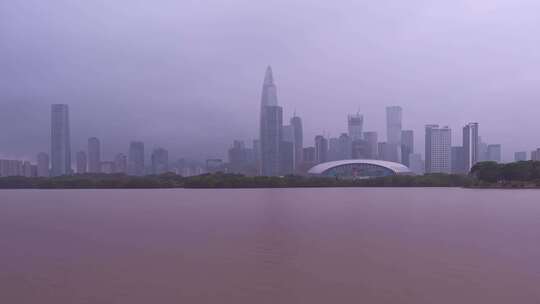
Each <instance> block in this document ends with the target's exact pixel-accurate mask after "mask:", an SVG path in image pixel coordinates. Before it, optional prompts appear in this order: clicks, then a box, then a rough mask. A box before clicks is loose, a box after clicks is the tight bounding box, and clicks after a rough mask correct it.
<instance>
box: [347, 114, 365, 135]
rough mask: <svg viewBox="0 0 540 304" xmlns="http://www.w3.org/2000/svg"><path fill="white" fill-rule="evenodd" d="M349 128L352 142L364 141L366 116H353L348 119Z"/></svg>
mask: <svg viewBox="0 0 540 304" xmlns="http://www.w3.org/2000/svg"><path fill="white" fill-rule="evenodd" d="M347 127H348V131H349V137H350V138H351V140H352V141H355V140H360V139H362V135H363V131H364V116H363V115H360V113H356V114H352V115H349V116H348V117H347Z"/></svg>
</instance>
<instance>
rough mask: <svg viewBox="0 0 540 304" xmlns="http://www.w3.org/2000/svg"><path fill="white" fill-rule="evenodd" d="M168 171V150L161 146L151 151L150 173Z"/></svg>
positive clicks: (157, 173)
mask: <svg viewBox="0 0 540 304" xmlns="http://www.w3.org/2000/svg"><path fill="white" fill-rule="evenodd" d="M168 171H169V151H167V150H165V149H163V148H157V149H154V151H153V152H152V173H153V174H156V175H159V174H163V173H166V172H168Z"/></svg>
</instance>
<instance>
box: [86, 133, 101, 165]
mask: <svg viewBox="0 0 540 304" xmlns="http://www.w3.org/2000/svg"><path fill="white" fill-rule="evenodd" d="M88 172H89V173H99V172H101V143H100V142H99V139H97V138H96V137H91V138H89V139H88Z"/></svg>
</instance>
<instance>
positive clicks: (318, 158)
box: [315, 135, 328, 164]
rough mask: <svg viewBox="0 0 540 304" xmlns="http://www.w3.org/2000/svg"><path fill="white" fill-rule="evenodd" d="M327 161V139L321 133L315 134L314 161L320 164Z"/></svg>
mask: <svg viewBox="0 0 540 304" xmlns="http://www.w3.org/2000/svg"><path fill="white" fill-rule="evenodd" d="M327 161H328V140H327V139H326V138H324V136H322V135H317V136H315V162H316V163H318V164H320V163H324V162H327Z"/></svg>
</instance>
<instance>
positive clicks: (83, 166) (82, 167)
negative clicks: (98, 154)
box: [75, 151, 88, 174]
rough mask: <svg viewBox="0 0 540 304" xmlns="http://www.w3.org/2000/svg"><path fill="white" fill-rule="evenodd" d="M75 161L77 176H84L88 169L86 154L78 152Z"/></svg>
mask: <svg viewBox="0 0 540 304" xmlns="http://www.w3.org/2000/svg"><path fill="white" fill-rule="evenodd" d="M75 158H76V161H77V173H78V174H84V173H86V172H87V168H88V160H87V157H86V152H84V151H79V152H77V154H76V157H75Z"/></svg>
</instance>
